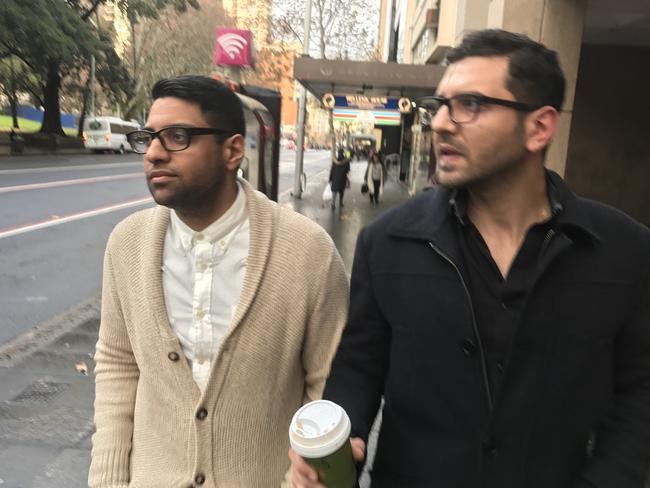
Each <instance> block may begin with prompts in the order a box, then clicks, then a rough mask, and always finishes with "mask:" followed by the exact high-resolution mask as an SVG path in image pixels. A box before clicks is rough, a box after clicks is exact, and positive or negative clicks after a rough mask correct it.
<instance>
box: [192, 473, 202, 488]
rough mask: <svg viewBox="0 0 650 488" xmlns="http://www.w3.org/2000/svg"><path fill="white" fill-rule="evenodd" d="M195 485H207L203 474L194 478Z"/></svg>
mask: <svg viewBox="0 0 650 488" xmlns="http://www.w3.org/2000/svg"><path fill="white" fill-rule="evenodd" d="M194 483H196V484H197V485H202V484H203V483H205V475H204V474H203V473H199V474H197V475H196V476H195V477H194Z"/></svg>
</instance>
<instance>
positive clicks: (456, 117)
mask: <svg viewBox="0 0 650 488" xmlns="http://www.w3.org/2000/svg"><path fill="white" fill-rule="evenodd" d="M416 104H417V106H418V107H419V108H421V109H422V110H420V119H421V121H422V125H427V126H430V125H431V122H432V121H433V118H434V117H435V116H436V114H437V113H438V110H440V109H441V108H442V107H443V105H446V106H447V109H448V110H449V118H450V119H451V121H452V122H454V123H456V124H467V123H469V122H473V121H474V120H475V119H476V117H477V116H478V114H479V112H480V111H481V108H482V107H483V106H484V105H501V106H502V107H508V108H512V109H514V110H517V111H518V112H532V111H534V110H537V109H538V108H541V107H543V105H531V104H529V103H522V102H516V101H514V100H504V99H503V98H493V97H488V96H485V95H479V94H478V93H459V94H458V95H454V96H453V97H440V96H432V97H423V98H420V99H418V100H416Z"/></svg>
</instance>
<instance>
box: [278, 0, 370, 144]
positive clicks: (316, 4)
mask: <svg viewBox="0 0 650 488" xmlns="http://www.w3.org/2000/svg"><path fill="white" fill-rule="evenodd" d="M311 2H312V15H311V23H310V43H309V45H310V49H309V54H310V55H312V56H315V57H318V58H320V59H353V60H358V61H361V60H369V59H372V58H373V52H374V50H375V45H376V29H377V24H378V10H377V4H376V2H374V1H373V0H311ZM304 4H305V0H278V2H277V3H276V5H275V9H274V22H273V26H274V30H273V35H274V37H276V38H278V39H283V40H289V39H290V40H293V41H298V42H300V43H302V42H303V40H304V35H305V33H304V28H303V26H304V22H303V19H304V15H305V14H304ZM329 130H330V137H331V145H332V156H333V155H334V147H335V145H336V142H335V141H336V135H335V131H334V118H333V114H332V111H331V110H330V111H329Z"/></svg>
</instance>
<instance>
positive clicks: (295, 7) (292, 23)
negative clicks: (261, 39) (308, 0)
mask: <svg viewBox="0 0 650 488" xmlns="http://www.w3.org/2000/svg"><path fill="white" fill-rule="evenodd" d="M273 17H274V19H273V37H274V38H276V39H283V40H293V41H298V42H300V43H302V42H303V37H304V28H303V24H304V17H305V0H279V1H278V2H277V3H276V5H275V7H274V15H273ZM377 17H378V9H377V2H375V1H373V0H312V11H311V27H310V46H311V49H310V54H312V55H314V56H316V57H319V58H321V59H354V60H366V59H370V57H371V56H372V52H373V50H374V47H375V43H376V39H375V38H376V27H377V23H378V18H377Z"/></svg>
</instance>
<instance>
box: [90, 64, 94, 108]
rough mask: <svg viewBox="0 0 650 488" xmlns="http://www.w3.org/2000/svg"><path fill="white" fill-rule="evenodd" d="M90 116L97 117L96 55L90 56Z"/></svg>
mask: <svg viewBox="0 0 650 488" xmlns="http://www.w3.org/2000/svg"><path fill="white" fill-rule="evenodd" d="M90 115H92V116H93V117H94V116H95V55H94V54H93V55H92V56H90Z"/></svg>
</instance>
